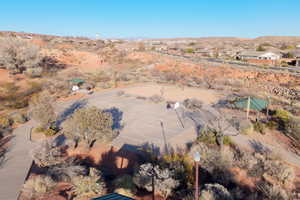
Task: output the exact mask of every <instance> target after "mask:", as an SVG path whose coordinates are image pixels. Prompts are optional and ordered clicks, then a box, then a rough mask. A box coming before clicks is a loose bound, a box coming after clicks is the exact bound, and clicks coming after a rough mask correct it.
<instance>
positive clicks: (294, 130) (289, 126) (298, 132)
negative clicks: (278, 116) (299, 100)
mask: <svg viewBox="0 0 300 200" xmlns="http://www.w3.org/2000/svg"><path fill="white" fill-rule="evenodd" d="M285 133H286V134H288V135H289V136H291V137H292V138H293V139H294V140H295V141H296V142H298V141H299V140H300V118H299V117H292V118H291V119H290V120H289V121H288V122H287V123H286V125H285Z"/></svg>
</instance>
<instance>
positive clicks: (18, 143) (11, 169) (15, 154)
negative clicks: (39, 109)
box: [0, 121, 33, 200]
mask: <svg viewBox="0 0 300 200" xmlns="http://www.w3.org/2000/svg"><path fill="white" fill-rule="evenodd" d="M32 126H33V122H31V121H30V122H27V123H26V124H24V125H21V126H20V127H18V128H16V129H15V130H14V131H13V135H14V136H15V137H14V138H12V140H10V141H9V146H10V150H9V151H8V152H7V154H6V159H7V161H6V162H5V163H4V165H3V166H2V167H1V168H0V184H1V186H0V199H1V200H2V199H3V200H17V198H18V195H19V192H20V189H21V188H22V185H23V183H24V181H25V178H26V176H27V173H28V171H29V169H30V167H31V163H32V159H31V157H30V155H29V151H30V150H31V149H32V148H33V143H32V142H30V141H29V134H30V129H31V128H32Z"/></svg>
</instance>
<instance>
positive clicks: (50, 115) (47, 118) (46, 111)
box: [29, 92, 56, 129]
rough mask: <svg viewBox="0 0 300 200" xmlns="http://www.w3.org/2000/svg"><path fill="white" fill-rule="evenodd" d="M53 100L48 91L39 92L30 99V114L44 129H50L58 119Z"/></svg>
mask: <svg viewBox="0 0 300 200" xmlns="http://www.w3.org/2000/svg"><path fill="white" fill-rule="evenodd" d="M53 101H54V100H53V99H52V97H51V96H50V94H49V93H48V92H42V93H39V94H38V95H36V96H34V97H32V99H31V101H30V104H29V115H30V116H31V117H32V118H33V119H34V120H36V121H38V122H39V123H40V127H41V128H43V129H48V128H49V127H50V126H51V125H52V124H53V122H55V120H56V114H55V112H54V107H53V105H52V103H53Z"/></svg>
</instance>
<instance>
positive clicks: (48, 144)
mask: <svg viewBox="0 0 300 200" xmlns="http://www.w3.org/2000/svg"><path fill="white" fill-rule="evenodd" d="M31 155H32V158H33V160H34V162H35V163H36V164H37V165H39V166H41V167H46V166H51V165H56V164H59V163H62V162H63V161H64V160H65V152H64V151H63V148H62V147H57V145H56V144H55V142H54V140H53V139H47V140H43V141H42V142H40V143H39V144H38V145H37V146H36V147H35V148H34V149H33V150H32V152H31Z"/></svg>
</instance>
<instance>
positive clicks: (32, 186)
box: [22, 175, 56, 199]
mask: <svg viewBox="0 0 300 200" xmlns="http://www.w3.org/2000/svg"><path fill="white" fill-rule="evenodd" d="M55 186H56V183H55V182H54V181H53V180H52V179H51V178H50V177H48V176H42V175H37V176H35V177H33V178H30V179H29V180H27V181H26V182H25V184H24V185H23V188H22V192H24V194H25V195H26V196H27V197H29V199H38V198H40V197H41V196H42V195H44V194H45V193H47V192H49V191H51V190H53V188H54V187H55Z"/></svg>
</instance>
